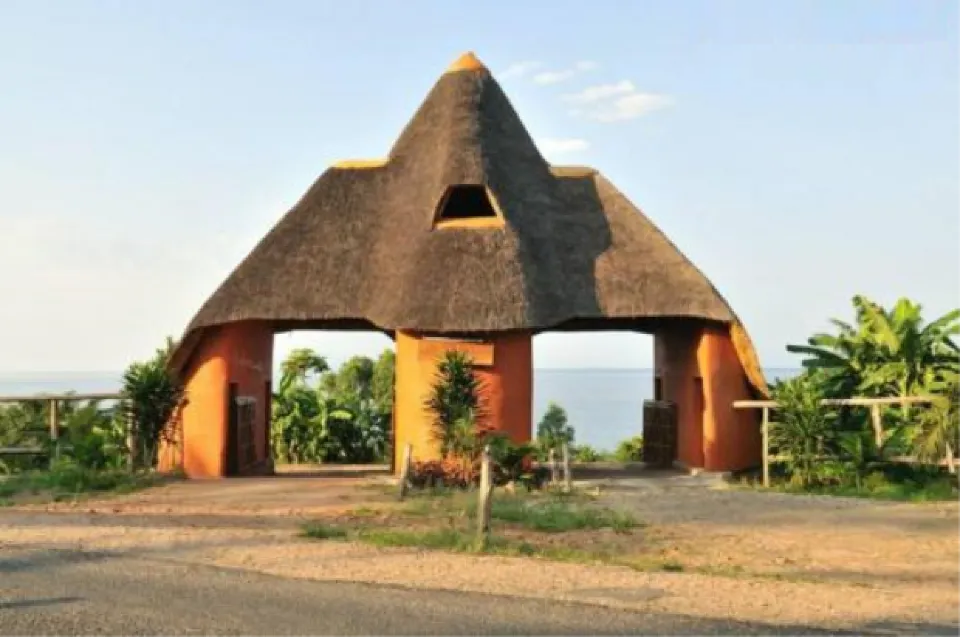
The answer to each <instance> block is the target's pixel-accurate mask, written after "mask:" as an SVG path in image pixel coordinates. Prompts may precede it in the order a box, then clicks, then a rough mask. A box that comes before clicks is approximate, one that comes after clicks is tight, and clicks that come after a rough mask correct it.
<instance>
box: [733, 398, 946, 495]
mask: <svg viewBox="0 0 960 637" xmlns="http://www.w3.org/2000/svg"><path fill="white" fill-rule="evenodd" d="M931 402H933V400H932V399H931V398H929V397H926V396H903V397H889V398H828V399H825V400H822V401H820V404H821V405H824V406H833V407H869V408H870V420H871V424H872V425H873V436H874V440H875V441H876V443H877V447H879V446H880V445H882V444H883V420H882V412H881V411H880V409H881V407H884V406H889V405H910V404H930V403H931ZM777 407H778V405H777V402H776V401H775V400H737V401H734V403H733V408H734V409H762V410H763V418H762V420H761V424H760V427H761V436H762V439H763V441H762V443H761V445H762V447H763V486H765V487H769V486H770V460H771V458H770V410H771V409H776V408H777ZM773 459H774V460H780V459H782V458H780V457H777V458H773Z"/></svg>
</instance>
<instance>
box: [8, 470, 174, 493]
mask: <svg viewBox="0 0 960 637" xmlns="http://www.w3.org/2000/svg"><path fill="white" fill-rule="evenodd" d="M162 480H163V478H162V477H161V476H158V475H155V474H148V473H131V472H129V471H125V470H120V469H108V470H94V469H85V468H83V467H80V466H77V465H74V464H61V465H57V466H55V467H53V468H52V469H50V470H49V471H25V472H23V473H15V474H12V475H9V476H7V477H5V478H3V479H2V480H0V499H3V500H6V499H12V498H13V497H15V496H20V495H37V494H49V495H50V497H51V499H53V500H54V501H61V500H64V499H66V498H69V497H71V496H74V497H76V496H79V495H81V494H88V493H115V494H122V493H131V492H133V491H137V490H139V489H144V488H146V487H150V486H154V485H156V484H158V483H159V482H161V481H162Z"/></svg>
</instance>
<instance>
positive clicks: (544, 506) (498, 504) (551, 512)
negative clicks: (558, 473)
mask: <svg viewBox="0 0 960 637" xmlns="http://www.w3.org/2000/svg"><path fill="white" fill-rule="evenodd" d="M475 513H476V507H474V509H473V511H471V514H475ZM490 517H491V518H492V519H494V520H500V521H502V522H509V523H511V524H516V525H518V526H521V527H523V528H527V529H530V530H532V531H541V532H543V533H564V532H568V531H580V530H595V529H606V528H610V529H613V530H615V531H628V530H630V529H632V528H635V527H636V526H638V524H637V521H636V519H634V517H633V516H631V515H630V514H629V513H626V512H622V511H614V510H612V509H606V508H599V507H590V506H582V505H578V504H576V503H573V502H570V501H567V500H564V499H559V498H557V499H550V500H547V501H542V502H537V501H527V500H525V499H523V498H518V497H502V498H494V500H493V503H492V505H491V507H490Z"/></svg>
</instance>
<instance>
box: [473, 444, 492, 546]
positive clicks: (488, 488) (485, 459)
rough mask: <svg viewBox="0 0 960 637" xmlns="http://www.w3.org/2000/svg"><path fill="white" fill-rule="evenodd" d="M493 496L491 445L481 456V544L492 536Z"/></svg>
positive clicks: (478, 530)
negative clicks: (491, 512) (491, 513)
mask: <svg viewBox="0 0 960 637" xmlns="http://www.w3.org/2000/svg"><path fill="white" fill-rule="evenodd" d="M492 496H493V484H492V481H491V479H490V445H486V446H485V447H484V448H483V455H482V456H481V457H480V492H479V499H478V501H477V540H478V542H480V546H486V542H487V539H488V538H489V536H490V509H491V502H492Z"/></svg>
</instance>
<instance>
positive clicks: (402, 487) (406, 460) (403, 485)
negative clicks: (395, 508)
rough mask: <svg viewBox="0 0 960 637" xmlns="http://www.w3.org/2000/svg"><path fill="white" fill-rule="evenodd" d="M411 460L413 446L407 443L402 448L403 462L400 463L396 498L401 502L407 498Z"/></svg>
mask: <svg viewBox="0 0 960 637" xmlns="http://www.w3.org/2000/svg"><path fill="white" fill-rule="evenodd" d="M412 458H413V445H412V444H410V443H409V442H408V443H407V445H406V446H405V447H404V448H403V462H401V463H400V484H399V492H398V497H399V498H400V501H401V502H402V501H403V499H404V498H405V497H406V496H407V489H408V488H409V486H410V462H411V460H412Z"/></svg>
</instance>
